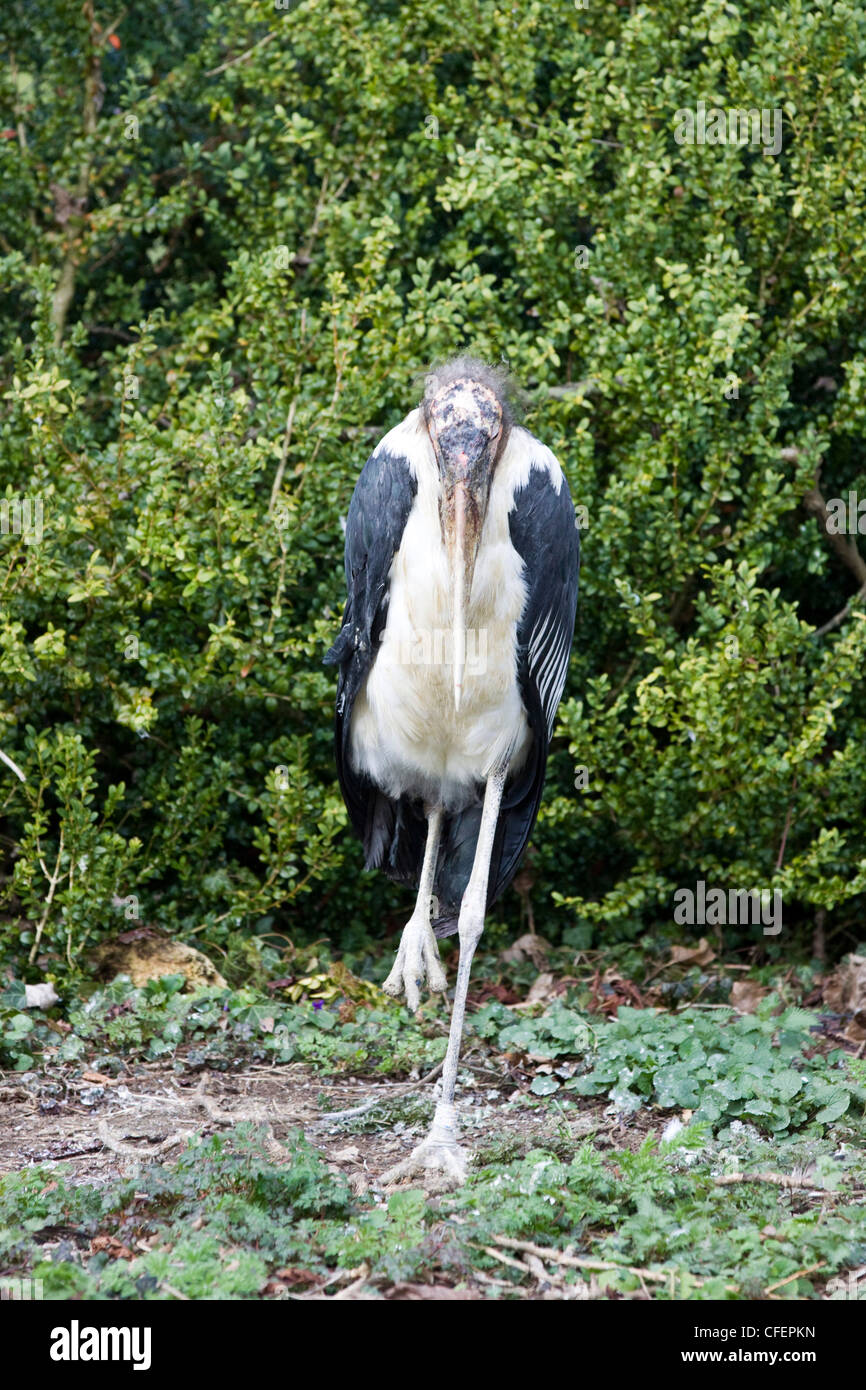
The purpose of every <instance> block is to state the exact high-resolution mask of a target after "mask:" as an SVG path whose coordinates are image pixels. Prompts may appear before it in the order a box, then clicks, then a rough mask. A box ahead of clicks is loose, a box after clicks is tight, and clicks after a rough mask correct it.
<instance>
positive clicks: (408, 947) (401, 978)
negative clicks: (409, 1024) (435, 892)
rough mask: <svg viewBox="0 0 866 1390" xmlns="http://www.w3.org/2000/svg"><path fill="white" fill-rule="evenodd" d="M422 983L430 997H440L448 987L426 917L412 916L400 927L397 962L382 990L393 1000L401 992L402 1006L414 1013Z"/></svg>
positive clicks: (437, 948)
mask: <svg viewBox="0 0 866 1390" xmlns="http://www.w3.org/2000/svg"><path fill="white" fill-rule="evenodd" d="M425 983H426V984H427V986H428V988H429V990H430V993H431V994H444V993H445V990H446V988H447V985H448V981H447V979H446V978H445V971H444V970H443V969H442V962H441V961H440V959H439V947H438V946H437V945H436V938H435V936H434V935H433V928H432V927H431V925H430V921H429V918H427V917H426V916H421V915H419V914H418V913H413V915H412V916H411V917H410V918H409V921H408V922H407V923H406V925H405V927H404V928H403V935H402V937H401V938H400V945H399V948H398V950H397V959H396V960H395V961H394V966H393V969H392V970H391V973H390V975H389V976H388V978H387V980H386V981H385V983H384V984H383V986H382V988H383V989H384V991H385V993H386V994H393V995H394V996H395V997H396V996H398V995H401V994H403V993H405V995H406V1006H407V1008H408V1009H409V1010H410V1012H411V1013H415V1011H416V1009H417V1008H418V1006H419V1004H420V1002H421V989H422V987H423V985H424V984H425Z"/></svg>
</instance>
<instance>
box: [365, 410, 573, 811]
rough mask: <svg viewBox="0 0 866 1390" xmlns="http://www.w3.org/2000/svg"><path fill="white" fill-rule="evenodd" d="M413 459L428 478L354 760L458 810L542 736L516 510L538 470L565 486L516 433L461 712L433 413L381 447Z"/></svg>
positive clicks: (506, 462) (479, 567) (394, 587)
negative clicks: (524, 696) (532, 717)
mask: <svg viewBox="0 0 866 1390" xmlns="http://www.w3.org/2000/svg"><path fill="white" fill-rule="evenodd" d="M383 449H388V450H389V451H390V452H393V453H395V454H402V455H404V456H405V457H406V458H407V460H408V462H409V466H410V469H411V471H412V474H413V476H414V477H415V479H416V482H417V485H418V491H417V496H416V499H415V503H414V506H413V507H412V510H411V512H410V514H409V518H408V520H407V523H406V529H405V531H404V533H403V539H402V542H401V545H400V549H399V550H398V552H397V554H396V555H395V557H394V562H393V565H392V567H391V586H390V601H389V606H388V616H387V622H386V625H385V630H384V632H383V634H382V642H381V645H380V649H379V651H378V653H377V655H376V658H375V661H374V663H373V666H372V669H371V671H370V673H369V675H368V677H367V680H366V682H365V684H364V686H363V688H362V689H361V690H360V691H359V693H358V696H357V698H356V700H355V707H354V710H353V714H352V731H351V739H352V761H353V763H354V765H355V766H356V768H358V770H361V771H365V772H367V773H368V774H369V776H370V777H372V779H373V780H374V781H375V782H376V783H377V784H378V785H379V786H380V787H382V789H383V790H384V791H386V792H387V793H388V794H389V795H390V796H393V797H399V796H400V795H402V794H404V793H406V794H408V795H412V796H418V797H420V798H421V799H422V800H423V801H425V802H428V803H429V804H431V805H432V804H439V805H444V806H445V807H446V808H447V809H449V810H458V809H460V808H461V807H463V806H465V805H467V804H469V803H470V802H472V801H473V800H475V797H476V791H475V786H476V784H477V783H479V782H483V781H484V780H485V779H486V778H487V777H488V776H489V775H490V773H491V772H492V771H493V770H494V768H496V767H497V766H499V765H501V763H502V762H503V761H505V760H508V761H509V763H510V765H511V766H512V767H519V766H520V764H521V763H522V762H523V761H524V759H525V757H526V754H527V752H528V751H529V747H530V744H531V739H532V736H531V733H530V730H529V725H528V723H527V719H526V714H525V711H524V708H523V702H522V700H521V697H520V689H519V686H518V684H517V624H518V622H519V620H520V615H521V613H522V611H523V607H524V604H525V601H526V585H525V582H524V579H523V561H522V560H521V558H520V556H519V555H518V554H517V551H516V550H515V549H514V547H513V545H512V544H511V536H510V533H509V528H508V514H509V512H510V510H511V505H512V501H513V498H514V494H515V491H516V490H517V489H518V488H519V487H521V486H522V485H524V484H525V483H526V482H527V481H528V478H529V470H530V467H533V466H534V467H541V468H546V469H547V470H548V472H549V473H550V476H551V481H553V482H554V483H555V484H556V487H557V490H558V489H559V487H560V486H561V483H562V472H561V469H560V467H559V464H558V463H557V461H556V459H555V457H554V455H553V454H552V453H551V452H550V450H549V449H547V448H546V447H545V446H544V445H543V444H539V443H538V441H537V440H535V439H533V437H532V435H530V434H529V433H528V432H527V431H526V430H523V429H520V428H517V429H514V430H512V433H511V436H510V438H509V441H508V444H507V446H506V448H505V451H504V453H503V455H502V458H501V459H500V460H499V463H498V464H497V467H496V472H495V474H494V479H493V485H492V488H491V492H490V502H489V505H488V509H487V516H486V518H485V522H484V530H483V532H482V536H481V545H480V547H479V553H478V559H477V562H476V566H475V574H474V578H473V582H472V594H471V598H470V601H469V609H468V612H467V646H466V670H465V676H464V688H463V699H462V703H461V708H460V713H459V714H455V712H454V685H453V670H452V663H451V659H450V657H451V643H450V631H449V616H448V615H449V608H450V593H449V583H448V564H447V559H446V555H445V549H444V546H443V545H442V540H441V533H440V528H439V512H438V469H437V466H436V461H435V458H434V455H433V450H432V448H431V445H430V441H429V439H428V437H427V433H426V430H425V429H424V426H423V421H422V419H421V413H420V411H418V410H415V411H412V412H411V414H410V415H408V416H407V417H406V419H405V420H403V421H402V422H401V424H399V425H398V426H397V427H396V428H395V429H393V430H391V432H390V433H389V434H388V435H386V436H385V438H384V439H383V440H382V441H381V443H380V444H379V445H378V447H377V450H376V453H378V452H379V451H380V450H383Z"/></svg>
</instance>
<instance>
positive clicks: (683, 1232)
mask: <svg viewBox="0 0 866 1390" xmlns="http://www.w3.org/2000/svg"><path fill="white" fill-rule="evenodd" d="M768 1168H772V1169H774V1170H777V1169H780V1168H781V1169H782V1170H783V1171H786V1172H789V1173H791V1174H794V1175H799V1176H800V1178H801V1179H802V1182H803V1187H802V1190H794V1191H783V1190H780V1189H779V1188H778V1187H776V1186H773V1185H770V1184H762V1183H760V1182H748V1183H742V1184H739V1185H734V1186H729V1185H719V1183H718V1182H717V1178H718V1177H719V1175H720V1173H723V1172H724V1173H730V1172H731V1171H732V1170H735V1171H738V1172H739V1171H740V1170H741V1169H747V1170H748V1171H749V1172H750V1173H751V1174H752V1175H754V1174H757V1173H759V1172H762V1171H766V1170H767V1169H768ZM864 1183H866V1161H864V1159H863V1156H862V1155H861V1154H856V1153H855V1154H851V1155H842V1156H841V1157H840V1156H839V1155H838V1154H834V1152H833V1144H831V1143H830V1142H828V1141H827V1140H810V1141H802V1140H797V1141H782V1142H781V1143H780V1142H779V1141H775V1140H774V1141H772V1142H767V1141H765V1140H763V1139H762V1138H761V1137H760V1136H759V1135H758V1134H757V1133H756V1131H754V1130H753V1129H752V1128H751V1127H750V1126H746V1125H743V1124H741V1123H739V1122H735V1124H734V1125H733V1126H730V1127H729V1128H728V1130H727V1131H725V1132H724V1133H723V1134H722V1135H721V1136H720V1137H719V1138H717V1139H712V1138H710V1137H709V1135H708V1133H707V1131H706V1130H704V1131H703V1132H699V1131H696V1132H692V1133H690V1134H689V1133H687V1135H686V1140H685V1142H679V1141H678V1144H677V1146H673V1145H668V1146H663V1147H661V1148H658V1147H656V1146H655V1145H654V1144H653V1142H652V1141H647V1143H645V1144H644V1145H643V1147H642V1148H641V1149H640V1150H639V1151H638V1152H637V1153H629V1152H627V1151H623V1150H615V1151H613V1152H610V1151H606V1152H605V1153H604V1154H602V1153H601V1152H599V1151H598V1150H597V1149H596V1148H595V1147H594V1146H593V1144H592V1142H591V1141H586V1142H584V1143H582V1144H580V1145H579V1146H578V1147H577V1148H576V1149H572V1152H571V1155H570V1157H565V1156H564V1154H563V1152H560V1154H559V1155H557V1154H554V1153H552V1152H550V1151H549V1150H547V1149H544V1150H539V1149H535V1150H532V1151H530V1152H529V1153H527V1154H526V1155H525V1156H523V1157H521V1158H511V1159H508V1160H507V1161H502V1160H501V1159H500V1160H499V1161H496V1162H492V1163H487V1164H486V1165H484V1166H482V1167H477V1168H475V1169H474V1170H473V1172H472V1175H471V1177H470V1180H469V1182H468V1183H467V1185H466V1187H465V1188H463V1189H462V1190H461V1191H459V1192H457V1193H454V1194H451V1195H448V1196H444V1197H438V1198H427V1197H426V1196H425V1194H424V1193H423V1192H421V1191H420V1190H417V1189H411V1188H410V1189H408V1190H404V1191H398V1192H395V1193H393V1194H392V1195H391V1196H390V1198H388V1200H387V1201H383V1200H381V1199H377V1196H376V1194H374V1193H368V1194H366V1195H365V1196H363V1197H358V1196H356V1195H355V1194H354V1193H353V1192H352V1191H351V1189H350V1188H349V1186H348V1184H347V1183H346V1181H345V1180H344V1179H343V1178H342V1177H341V1176H339V1175H336V1174H334V1173H333V1172H331V1171H330V1169H329V1168H328V1166H327V1164H326V1163H325V1162H324V1160H323V1159H322V1157H321V1155H319V1154H318V1153H317V1152H316V1151H315V1150H314V1149H313V1148H312V1147H311V1146H310V1145H309V1144H308V1143H307V1142H306V1141H305V1140H304V1139H303V1137H302V1136H301V1135H300V1134H294V1135H292V1136H291V1137H290V1139H289V1141H288V1142H287V1154H286V1162H285V1163H276V1164H275V1163H274V1161H273V1159H272V1157H271V1156H269V1154H268V1152H267V1151H266V1149H265V1147H264V1144H263V1141H262V1138H261V1136H260V1135H259V1133H258V1131H257V1130H255V1129H254V1128H252V1127H251V1126H249V1125H240V1126H238V1128H237V1129H236V1130H235V1131H233V1132H232V1133H231V1134H230V1135H228V1136H226V1137H225V1138H209V1139H197V1140H195V1141H194V1142H192V1143H191V1144H190V1145H189V1147H188V1148H187V1149H186V1150H185V1151H184V1153H183V1154H182V1155H181V1158H180V1160H179V1162H178V1163H177V1165H176V1166H175V1167H173V1168H171V1169H169V1168H165V1167H153V1168H149V1169H146V1170H144V1171H143V1172H141V1173H140V1174H138V1175H137V1176H136V1177H135V1178H134V1179H133V1180H129V1181H120V1182H115V1183H112V1184H109V1185H107V1186H106V1187H104V1188H98V1189H97V1188H94V1187H90V1186H88V1185H84V1184H81V1185H76V1184H72V1183H70V1182H68V1180H67V1179H66V1178H65V1177H64V1176H63V1174H62V1173H61V1172H59V1171H49V1170H46V1169H31V1170H28V1171H27V1172H25V1173H21V1174H15V1175H12V1176H9V1177H6V1178H4V1179H2V1180H0V1228H2V1231H3V1234H2V1236H0V1260H2V1265H3V1268H4V1270H5V1271H6V1272H7V1273H10V1272H14V1273H16V1274H19V1275H27V1274H31V1275H33V1276H35V1277H37V1278H40V1279H42V1281H43V1287H44V1293H45V1296H46V1297H47V1298H52V1299H67V1298H69V1297H71V1296H78V1297H82V1298H120V1299H131V1300H138V1299H151V1298H157V1299H165V1298H173V1297H177V1296H183V1297H187V1298H229V1299H237V1298H258V1297H285V1296H286V1295H287V1294H288V1293H298V1292H302V1291H304V1290H307V1289H309V1290H314V1289H316V1288H317V1287H319V1286H320V1285H323V1284H325V1283H326V1282H327V1284H328V1287H329V1288H330V1289H335V1288H336V1287H338V1286H339V1284H340V1283H341V1282H345V1280H346V1279H347V1278H355V1277H356V1276H357V1275H358V1272H360V1276H361V1277H362V1278H363V1279H364V1280H365V1282H366V1283H367V1285H368V1286H369V1288H370V1290H371V1291H374V1290H376V1289H379V1290H383V1289H385V1288H387V1287H388V1286H392V1285H393V1284H394V1283H397V1282H399V1281H401V1280H410V1281H411V1280H417V1279H419V1278H426V1279H434V1280H437V1281H440V1282H448V1283H450V1284H452V1285H454V1284H465V1283H470V1284H471V1283H473V1282H474V1283H475V1284H476V1285H478V1284H479V1281H480V1282H481V1286H482V1287H484V1288H489V1286H487V1285H485V1284H484V1283H483V1280H484V1279H485V1278H496V1279H499V1280H501V1281H502V1282H501V1284H500V1285H499V1286H497V1287H499V1288H500V1289H501V1294H500V1295H499V1296H505V1297H515V1298H516V1297H523V1296H526V1294H527V1293H529V1292H532V1290H533V1288H534V1278H535V1276H534V1275H532V1273H531V1271H530V1270H529V1269H527V1270H526V1272H525V1273H523V1272H521V1271H520V1270H519V1269H515V1268H514V1267H513V1266H509V1265H505V1264H503V1263H501V1262H500V1261H498V1260H497V1258H496V1257H495V1255H493V1254H490V1253H489V1252H490V1251H491V1250H493V1251H495V1250H496V1249H497V1248H498V1249H500V1250H503V1253H507V1254H510V1256H511V1257H512V1258H513V1257H514V1250H513V1248H511V1249H510V1250H509V1249H508V1247H502V1246H499V1245H498V1242H499V1241H500V1239H501V1238H502V1237H505V1238H510V1239H518V1240H521V1239H523V1240H529V1241H531V1242H533V1244H535V1245H538V1246H540V1247H542V1248H543V1249H546V1250H548V1251H549V1252H550V1254H549V1255H548V1256H547V1257H546V1261H545V1266H546V1268H547V1269H548V1270H549V1271H550V1274H551V1277H552V1278H557V1279H559V1281H560V1282H561V1283H562V1285H563V1289H567V1288H568V1286H569V1285H573V1284H575V1283H584V1284H585V1283H586V1281H587V1280H589V1279H593V1280H594V1281H595V1283H594V1285H593V1292H594V1293H596V1294H598V1293H604V1292H605V1291H607V1292H629V1291H631V1290H635V1289H639V1288H640V1287H641V1281H642V1280H643V1283H644V1286H645V1287H647V1288H648V1289H649V1290H650V1291H651V1292H652V1294H653V1296H654V1297H658V1298H670V1297H675V1298H677V1299H682V1298H686V1299H702V1298H753V1297H758V1296H762V1295H763V1294H764V1293H765V1291H766V1289H767V1288H768V1287H770V1286H772V1285H775V1284H779V1281H782V1280H786V1279H788V1278H789V1277H790V1276H791V1275H795V1276H797V1277H795V1278H793V1279H792V1280H791V1282H790V1283H787V1284H784V1285H780V1287H779V1293H780V1294H781V1295H782V1296H786V1297H792V1298H793V1297H800V1298H803V1297H805V1298H809V1297H814V1296H816V1295H817V1294H818V1292H819V1291H820V1289H821V1287H822V1286H823V1284H824V1283H825V1282H826V1281H827V1280H828V1279H830V1278H831V1277H832V1276H833V1275H834V1274H836V1273H838V1272H841V1271H843V1270H844V1269H845V1268H847V1267H849V1266H853V1265H855V1264H857V1263H858V1262H859V1263H862V1262H863V1260H864V1258H866V1208H864V1205H863V1202H862V1200H860V1195H861V1193H862V1191H863V1189H864ZM556 1252H565V1253H568V1252H571V1253H572V1254H575V1253H576V1254H579V1255H580V1256H581V1257H583V1258H585V1259H587V1260H590V1261H595V1262H596V1263H605V1262H606V1263H608V1264H612V1265H613V1266H614V1267H613V1268H612V1269H598V1270H588V1269H574V1268H568V1267H567V1266H564V1265H562V1264H560V1263H558V1261H557V1260H556ZM814 1266H819V1269H818V1270H814V1269H813V1267H814ZM635 1269H637V1270H640V1271H641V1273H639V1274H638V1273H634V1272H632V1271H633V1270H635ZM801 1271H811V1272H806V1273H801ZM587 1292H588V1290H587Z"/></svg>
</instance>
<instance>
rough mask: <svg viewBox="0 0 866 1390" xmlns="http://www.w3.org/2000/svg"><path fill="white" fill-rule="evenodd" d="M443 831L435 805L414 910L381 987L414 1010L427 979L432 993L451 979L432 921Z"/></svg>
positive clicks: (443, 990)
mask: <svg viewBox="0 0 866 1390" xmlns="http://www.w3.org/2000/svg"><path fill="white" fill-rule="evenodd" d="M441 835H442V808H441V807H440V806H436V807H434V808H433V810H432V811H430V812H429V813H428V816H427V844H426V845H425V847H424V863H423V865H422V866H421V882H420V884H419V885H418V900H417V902H416V903H415V911H414V912H413V913H412V916H411V917H410V918H409V921H408V922H407V923H406V925H405V927H404V928H403V935H402V937H401V938H400V946H399V948H398V950H397V959H396V960H395V961H394V965H393V967H392V970H391V973H390V975H389V976H388V978H387V980H386V981H385V983H384V985H383V986H382V988H383V989H384V990H385V993H386V994H394V995H397V994H402V993H403V992H404V990H405V993H406V1005H407V1007H408V1008H409V1010H410V1011H411V1012H412V1013H414V1012H415V1010H416V1009H417V1008H418V1005H419V1003H420V993H419V991H420V988H421V986H422V985H423V984H424V982H425V980H426V982H427V984H428V985H429V987H430V990H431V992H432V993H433V994H444V993H445V988H446V986H447V984H448V981H447V980H446V978H445V971H444V970H443V969H442V964H441V962H440V960H439V947H438V946H437V945H436V938H435V936H434V935H433V928H432V927H431V925H430V904H431V901H432V898H433V884H434V881H435V878H436V860H437V857H438V855H439V840H440V837H441Z"/></svg>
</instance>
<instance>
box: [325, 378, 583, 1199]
mask: <svg viewBox="0 0 866 1390" xmlns="http://www.w3.org/2000/svg"><path fill="white" fill-rule="evenodd" d="M345 562H346V584H347V587H348V601H347V603H346V609H345V613H344V615H343V626H342V629H341V632H340V635H339V637H338V638H337V640H336V642H335V643H334V646H333V647H332V648H331V650H330V651H329V652H328V654H327V656H326V658H325V660H326V662H330V663H333V664H336V665H338V666H339V683H338V687H337V708H336V740H335V742H336V756H337V770H338V774H339V779H340V785H341V787H342V791H343V797H344V799H345V802H346V806H347V808H348V812H349V818H350V820H351V822H352V825H353V827H354V829H355V832H356V833H357V835H358V836H359V838H360V839H361V840H362V841H363V844H364V850H365V854H366V863H367V867H368V868H380V869H382V870H383V871H384V872H385V873H386V874H388V875H389V876H390V877H391V878H394V879H398V880H401V881H405V882H411V883H412V884H413V885H417V887H418V898H417V902H416V905H415V911H414V912H413V914H412V916H411V918H410V920H409V922H408V924H407V926H406V927H405V929H404V931H403V936H402V939H401V942H400V947H399V950H398V952H397V957H396V960H395V962H394V968H393V969H392V971H391V973H390V975H389V976H388V979H387V980H386V981H385V989H386V990H387V991H388V993H389V994H393V995H399V994H401V993H404V992H405V995H406V1001H407V1004H408V1006H409V1008H410V1009H412V1010H414V1009H416V1008H417V1007H418V1002H419V990H420V989H421V987H422V986H423V985H424V984H425V982H426V985H427V987H428V988H429V989H430V990H431V991H442V992H444V991H445V988H446V979H445V973H444V971H443V969H442V966H441V963H440V960H439V951H438V947H437V945H436V936H447V935H449V934H451V933H452V932H454V931H456V932H457V933H458V935H459V938H460V963H459V966H458V970H457V983H456V988H455V993H454V1005H453V1009H452V1014H451V1031H450V1037H449V1042H448V1050H447V1053H446V1057H445V1062H444V1067H443V1073H442V1082H441V1087H442V1089H441V1098H440V1099H439V1101H438V1104H437V1106H436V1112H435V1118H434V1121H433V1126H432V1129H431V1131H430V1133H429V1135H428V1136H427V1138H426V1139H425V1140H424V1142H423V1143H422V1144H421V1145H419V1147H418V1148H417V1149H416V1150H415V1151H414V1153H413V1154H412V1156H411V1157H410V1158H409V1159H408V1160H407V1161H406V1162H405V1163H403V1164H400V1165H398V1167H397V1168H395V1169H393V1170H391V1172H390V1173H389V1174H387V1175H386V1176H387V1177H388V1178H389V1179H390V1180H394V1179H395V1178H397V1177H401V1176H405V1175H406V1174H408V1173H411V1172H413V1171H415V1170H417V1169H418V1168H425V1167H426V1168H440V1169H443V1170H444V1171H445V1172H446V1173H448V1174H450V1175H452V1176H454V1177H457V1178H462V1176H463V1175H464V1171H465V1163H466V1156H465V1155H464V1153H463V1151H462V1150H461V1149H460V1147H459V1146H458V1143H457V1118H456V1112H455V1108H454V1088H455V1083H456V1080H457V1062H458V1057H459V1051H460V1039H461V1035H462V1032H463V1018H464V1012H465V1008H466V994H467V990H468V986H469V972H470V968H471V965H472V956H473V953H474V951H475V948H476V946H477V944H478V940H479V938H480V936H481V933H482V931H483V928H484V914H485V912H486V910H487V908H488V907H489V906H490V904H491V903H492V902H493V900H494V899H495V898H497V897H498V896H499V894H500V893H502V892H503V890H504V889H505V888H506V887H507V885H508V884H509V883H510V882H511V879H512V878H513V876H514V874H515V872H516V870H517V867H518V863H519V861H520V857H521V855H522V854H523V851H524V849H525V847H526V843H527V840H528V839H529V835H530V832H531V830H532V827H533V825H534V823H535V818H536V816H537V814H538V805H539V801H540V798H541V790H542V787H543V785H544V772H545V764H546V762H547V751H548V746H549V743H550V738H551V735H552V732H553V722H554V718H555V716H556V710H557V706H558V704H559V700H560V697H561V695H562V689H563V686H564V684H565V678H566V673H567V670H568V660H569V654H570V651H571V644H572V638H573V634H574V617H575V609H576V606H577V574H578V564H579V534H578V529H577V522H576V519H575V512H574V508H573V506H572V502H571V497H570V495H569V490H568V484H567V482H566V480H565V477H564V475H563V472H562V469H561V468H560V466H559V463H558V462H557V460H556V458H555V457H554V455H553V454H552V453H551V451H550V449H548V448H546V446H545V445H544V444H541V443H540V442H539V440H537V439H536V438H535V437H534V436H533V435H532V434H530V433H529V431H528V430H526V429H523V428H521V427H520V426H519V425H517V424H516V423H515V422H514V419H513V414H512V410H511V407H510V403H509V396H508V392H507V389H506V385H505V380H504V376H503V374H501V373H500V372H499V371H497V370H495V369H492V368H490V367H488V366H486V365H485V364H484V363H482V362H479V361H475V360H474V359H471V358H457V359H456V360H454V361H451V362H448V363H447V364H446V365H444V366H442V367H439V368H435V369H433V370H432V371H431V372H430V374H429V375H428V377H427V381H426V387H425V391H424V398H423V401H422V402H421V405H420V406H419V407H418V408H417V409H415V410H413V411H411V412H410V413H409V414H408V415H407V416H406V418H405V420H403V422H402V423H401V424H399V425H397V426H396V427H395V428H394V429H392V430H391V431H390V433H388V434H386V435H385V437H384V438H383V439H382V440H381V441H380V442H379V444H378V445H377V446H376V448H375V449H374V451H373V454H372V456H371V457H370V459H369V461H368V462H367V464H366V466H365V467H364V469H363V471H362V473H361V476H360V478H359V479H358V483H357V486H356V487H355V492H354V495H353V497H352V501H351V505H350V507H349V513H348V517H347V521H346V554H345ZM434 933H435V934H434Z"/></svg>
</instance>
